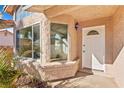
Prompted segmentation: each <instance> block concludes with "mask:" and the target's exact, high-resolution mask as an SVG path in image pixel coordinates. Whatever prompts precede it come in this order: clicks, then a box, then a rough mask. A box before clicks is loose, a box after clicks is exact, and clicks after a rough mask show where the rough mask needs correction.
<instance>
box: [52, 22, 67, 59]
mask: <svg viewBox="0 0 124 93" xmlns="http://www.w3.org/2000/svg"><path fill="white" fill-rule="evenodd" d="M67 28H68V27H67V25H66V24H57V23H51V61H56V60H67V54H68V42H67Z"/></svg>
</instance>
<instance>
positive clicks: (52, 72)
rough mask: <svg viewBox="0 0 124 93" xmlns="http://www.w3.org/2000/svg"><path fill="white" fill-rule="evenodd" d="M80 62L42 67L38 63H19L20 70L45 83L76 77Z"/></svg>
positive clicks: (56, 63) (49, 64)
mask: <svg viewBox="0 0 124 93" xmlns="http://www.w3.org/2000/svg"><path fill="white" fill-rule="evenodd" d="M78 63H79V60H76V61H70V62H52V63H47V64H44V65H40V64H39V63H37V62H19V65H18V68H19V69H21V70H23V71H24V72H25V73H27V74H29V75H31V76H33V77H35V78H38V79H40V80H43V81H51V80H57V79H64V78H69V77H73V76H75V74H76V72H77V71H78V66H79V64H78Z"/></svg>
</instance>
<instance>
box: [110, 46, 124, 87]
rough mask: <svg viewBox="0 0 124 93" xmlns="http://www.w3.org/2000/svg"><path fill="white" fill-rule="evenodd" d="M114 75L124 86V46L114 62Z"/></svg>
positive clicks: (120, 84)
mask: <svg viewBox="0 0 124 93" xmlns="http://www.w3.org/2000/svg"><path fill="white" fill-rule="evenodd" d="M112 72H113V75H114V78H115V80H116V82H117V84H118V85H119V86H120V87H124V46H123V47H122V48H121V49H120V52H119V53H118V56H117V58H116V59H115V61H114V63H113V71H112Z"/></svg>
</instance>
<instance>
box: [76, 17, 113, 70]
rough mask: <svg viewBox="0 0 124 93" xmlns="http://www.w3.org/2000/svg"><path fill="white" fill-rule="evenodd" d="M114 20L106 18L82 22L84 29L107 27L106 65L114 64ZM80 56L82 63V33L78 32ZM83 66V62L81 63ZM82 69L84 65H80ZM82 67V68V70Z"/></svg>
mask: <svg viewBox="0 0 124 93" xmlns="http://www.w3.org/2000/svg"><path fill="white" fill-rule="evenodd" d="M111 19H112V18H111V17H105V18H99V19H94V20H89V21H84V22H80V25H81V26H82V28H85V27H91V26H99V25H105V30H106V31H105V63H106V64H112V58H113V56H112V51H113V50H112V47H113V46H112V44H113V40H112V37H113V31H112V20H111ZM78 56H79V58H80V59H81V61H82V59H83V58H82V31H80V32H78ZM80 64H81V62H80ZM80 66H81V67H82V65H80ZM81 67H80V68H81Z"/></svg>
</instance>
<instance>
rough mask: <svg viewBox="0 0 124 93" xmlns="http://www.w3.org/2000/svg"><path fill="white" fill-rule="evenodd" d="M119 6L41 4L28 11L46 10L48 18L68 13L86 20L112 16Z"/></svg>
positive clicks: (78, 18)
mask: <svg viewBox="0 0 124 93" xmlns="http://www.w3.org/2000/svg"><path fill="white" fill-rule="evenodd" d="M118 7H119V6H116V5H40V6H31V7H29V8H28V9H27V11H30V12H44V13H45V14H46V15H47V17H48V18H53V17H57V16H60V15H63V14H67V15H71V16H72V17H74V18H75V19H77V20H79V21H86V20H91V19H96V18H102V17H109V16H112V15H113V14H114V13H115V12H116V10H117V9H118Z"/></svg>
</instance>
